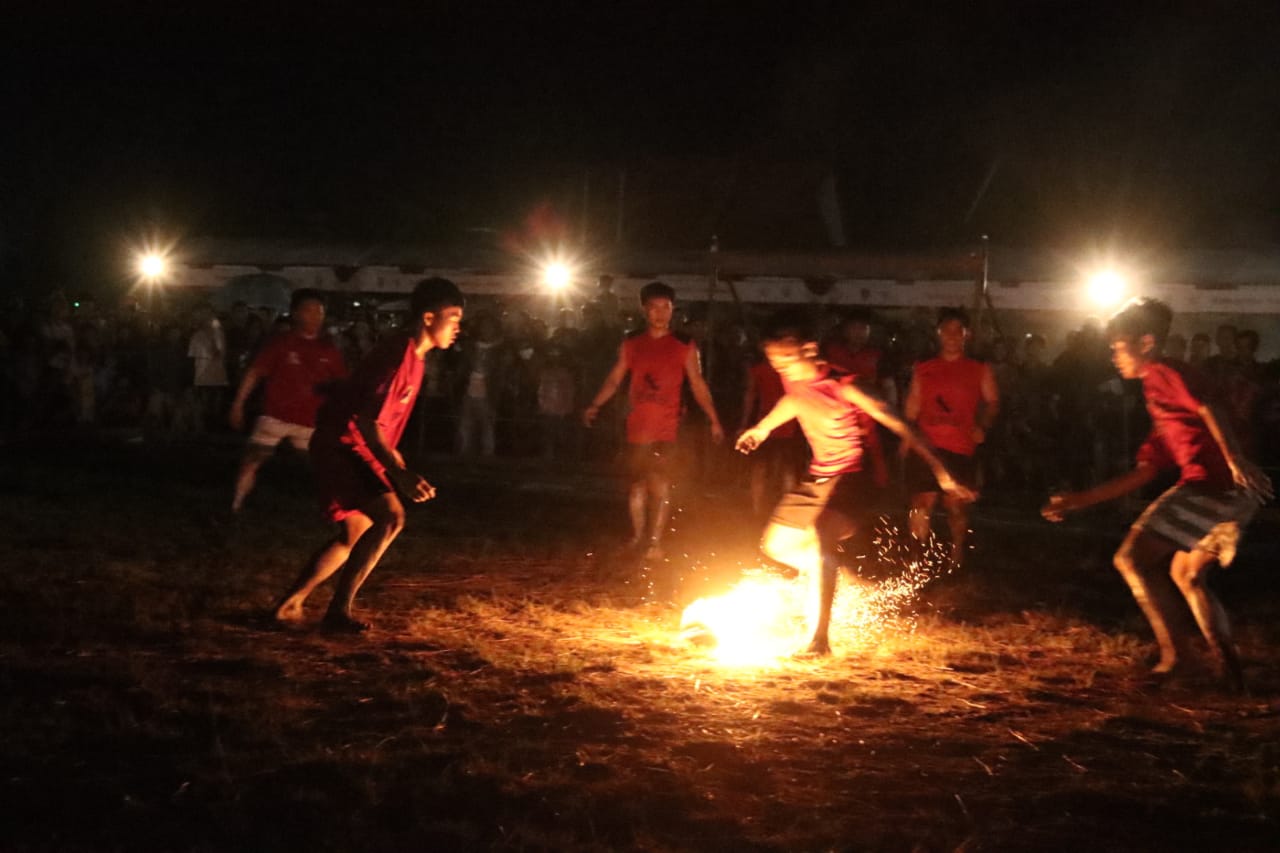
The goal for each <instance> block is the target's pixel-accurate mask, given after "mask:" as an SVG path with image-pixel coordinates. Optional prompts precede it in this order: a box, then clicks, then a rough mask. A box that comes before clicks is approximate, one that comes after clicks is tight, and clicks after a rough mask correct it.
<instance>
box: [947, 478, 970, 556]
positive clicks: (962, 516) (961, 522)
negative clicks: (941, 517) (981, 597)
mask: <svg viewBox="0 0 1280 853" xmlns="http://www.w3.org/2000/svg"><path fill="white" fill-rule="evenodd" d="M942 505H943V506H944V507H946V510H947V525H948V527H949V528H950V530H951V562H952V564H953V565H955V566H959V565H960V563H961V562H962V560H963V558H964V543H965V538H966V537H967V536H968V535H969V505H968V504H967V503H965V502H964V501H962V500H960V499H959V498H955V497H952V496H951V495H946V496H944V497H943V498H942Z"/></svg>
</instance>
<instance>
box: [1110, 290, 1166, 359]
mask: <svg viewBox="0 0 1280 853" xmlns="http://www.w3.org/2000/svg"><path fill="white" fill-rule="evenodd" d="M1172 323H1173V310H1172V309H1171V308H1169V306H1168V305H1165V304H1164V303H1163V302H1161V301H1160V300H1159V299H1150V298H1142V299H1133V300H1130V301H1129V303H1128V304H1127V305H1125V306H1124V307H1123V308H1121V309H1120V310H1119V311H1117V312H1116V313H1115V314H1114V315H1112V317H1111V319H1110V320H1108V321H1107V340H1111V341H1114V340H1116V339H1117V338H1128V339H1129V340H1132V341H1136V340H1138V339H1139V338H1141V337H1142V336H1143V335H1150V336H1151V337H1152V338H1154V339H1155V342H1156V347H1157V348H1159V347H1162V346H1164V342H1165V338H1167V337H1169V326H1170V325H1171V324H1172Z"/></svg>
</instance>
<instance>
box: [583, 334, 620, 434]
mask: <svg viewBox="0 0 1280 853" xmlns="http://www.w3.org/2000/svg"><path fill="white" fill-rule="evenodd" d="M630 367H631V365H629V364H628V363H627V350H626V347H625V346H620V347H618V360H617V361H615V362H614V363H613V368H612V369H611V370H610V371H609V375H608V376H606V377H605V378H604V382H602V383H600V390H599V391H597V392H596V395H595V397H593V398H592V399H591V405H590V406H587V408H586V409H585V410H583V412H582V422H583V423H584V424H586V425H587V426H591V425H592V424H593V423H595V420H596V415H598V414H600V407H601V406H603V405H604V404H605V403H607V402H609V400H610V399H612V397H613V395H614V394H615V393H617V391H618V386H619V385H621V384H622V380H623V378H624V377H625V376H626V375H627V370H628V369H630Z"/></svg>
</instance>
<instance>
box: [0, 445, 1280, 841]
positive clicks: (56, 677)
mask: <svg viewBox="0 0 1280 853" xmlns="http://www.w3.org/2000/svg"><path fill="white" fill-rule="evenodd" d="M179 461H181V464H178V462H179ZM90 463H92V464H90ZM231 465H232V461H231V459H229V458H219V457H217V456H216V455H215V456H213V457H212V458H205V459H202V460H198V461H196V460H192V459H190V458H188V457H185V456H184V457H182V459H181V460H178V459H176V458H175V459H168V460H165V459H161V460H156V459H154V458H152V459H150V461H148V462H146V463H143V462H142V461H141V456H140V455H138V454H132V455H130V453H128V452H125V451H115V452H113V453H107V454H105V455H104V454H103V453H102V452H101V451H95V455H94V457H93V458H92V459H87V458H84V457H81V458H69V459H63V460H61V461H58V462H49V461H43V462H40V463H38V464H37V463H34V462H22V463H20V464H19V463H15V467H14V468H13V469H12V470H13V471H15V472H16V473H15V474H14V479H13V482H12V483H11V485H13V486H14V490H13V491H14V493H15V494H16V495H17V499H16V500H11V501H6V502H5V504H4V505H3V508H2V509H0V515H2V516H3V520H4V524H5V526H6V529H7V530H9V531H10V532H11V535H10V536H9V537H8V538H7V541H5V542H4V543H0V565H2V566H4V568H3V570H0V600H4V601H5V602H6V605H7V606H6V610H7V616H6V619H5V620H4V623H3V624H2V625H0V656H2V657H0V659H2V660H3V664H4V665H3V669H2V674H0V688H2V690H3V696H4V699H3V702H0V709H2V710H0V713H2V714H3V716H2V717H0V725H3V729H4V731H5V733H6V734H5V738H4V740H3V746H2V747H0V759H2V760H3V764H4V767H5V768H6V769H5V772H4V774H3V776H4V780H3V784H4V796H3V805H2V806H0V809H2V810H3V812H5V813H6V814H5V815H4V825H5V826H6V827H7V829H6V834H7V841H6V842H5V846H6V847H8V848H9V849H64V850H65V849H95V850H112V849H119V850H151V849H155V850H161V849H164V850H218V849H233V848H234V849H255V850H263V849H298V848H300V847H303V846H304V845H305V846H307V847H310V848H312V849H323V850H352V849H364V850H376V849H386V850H403V849H512V850H567V849H576V850H616V849H650V850H685V849H733V850H757V849H758V850H784V849H785V850H818V849H849V850H868V849H870V850H902V849H926V850H935V849H936V850H951V849H966V850H983V849H1036V850H1059V849H1061V850H1068V849H1070V850H1078V849H1081V848H1082V847H1099V846H1101V847H1104V848H1106V849H1118V850H1151V849H1165V850H1168V849H1206V848H1227V849H1233V850H1264V849H1275V847H1276V845H1277V841H1278V840H1280V828H1278V827H1277V823H1276V821H1277V818H1278V817H1280V769H1278V768H1280V746H1278V744H1280V737H1277V734H1280V655H1278V654H1277V651H1276V649H1277V644H1276V642H1277V640H1278V639H1280V637H1277V632H1276V629H1275V628H1274V627H1273V626H1274V625H1276V624H1277V622H1276V621H1275V619H1274V616H1275V615H1276V608H1275V606H1274V593H1275V586H1274V579H1267V578H1265V577H1264V576H1263V574H1262V573H1263V572H1265V571H1266V570H1267V567H1266V566H1263V565H1260V564H1258V562H1257V561H1253V562H1250V561H1247V560H1246V561H1243V562H1242V564H1241V565H1240V566H1239V568H1238V570H1237V569H1233V570H1232V572H1233V573H1234V572H1237V571H1239V575H1233V576H1232V577H1230V578H1229V584H1228V588H1227V590H1226V592H1227V598H1228V603H1229V605H1230V606H1232V607H1233V608H1234V609H1235V610H1236V611H1237V612H1239V613H1240V614H1241V617H1242V618H1241V619H1240V623H1241V628H1242V631H1241V640H1242V647H1243V651H1244V653H1245V656H1246V658H1247V659H1248V662H1249V667H1248V675H1249V676H1250V680H1251V682H1252V685H1253V693H1252V695H1251V696H1248V697H1238V696H1232V695H1229V694H1226V693H1223V692H1220V691H1218V690H1217V689H1215V688H1214V687H1213V686H1212V685H1211V684H1210V683H1207V682H1198V681H1196V680H1194V679H1193V680H1191V681H1188V682H1181V683H1176V684H1172V685H1165V686H1162V687H1160V688H1158V689H1157V688H1152V687H1150V686H1147V685H1145V684H1144V682H1143V680H1142V678H1141V672H1142V662H1143V658H1144V656H1145V655H1146V654H1148V653H1149V652H1150V648H1149V645H1148V644H1147V636H1146V633H1145V631H1144V630H1143V627H1142V625H1141V622H1140V620H1139V618H1138V616H1137V613H1136V608H1134V606H1133V605H1132V602H1131V601H1129V600H1128V597H1127V593H1126V591H1125V590H1124V588H1123V585H1122V584H1121V583H1120V581H1119V580H1118V578H1116V577H1114V576H1113V573H1112V572H1111V570H1110V569H1109V568H1108V567H1107V565H1106V561H1105V554H1106V551H1107V548H1108V547H1110V543H1109V542H1108V541H1107V538H1106V536H1105V535H1102V536H1099V535H1098V534H1096V533H1089V534H1080V533H1070V532H1065V533H1064V532H1060V531H1054V530H1053V529H1051V528H1049V527H1047V526H1046V527H1044V528H1040V529H1038V528H1035V527H1033V526H1028V527H1026V528H1016V529H1015V528H1008V527H1002V528H1000V529H992V530H987V531H983V530H981V529H980V530H979V536H978V548H977V550H976V551H975V553H974V557H973V558H972V559H971V561H970V564H969V566H968V567H967V568H966V569H965V570H964V571H963V572H961V573H960V574H957V575H952V576H950V577H946V578H943V579H941V580H939V581H936V582H934V583H933V584H931V585H930V586H928V587H926V588H925V589H924V591H923V594H922V595H921V596H920V598H919V599H918V600H917V601H916V602H915V603H914V605H913V607H912V609H911V611H910V612H908V613H904V614H902V618H901V619H900V620H899V621H897V622H894V623H891V624H888V625H886V626H885V629H884V630H883V631H881V632H879V633H877V634H875V635H873V636H868V637H861V636H860V637H858V638H856V641H854V639H851V638H850V637H848V636H844V637H842V636H840V635H837V636H836V637H835V638H834V639H835V641H836V643H837V646H838V648H837V654H836V655H835V656H834V657H833V658H831V659H828V660H822V661H816V662H815V661H798V660H785V661H779V662H778V663H777V664H776V665H772V666H767V667H754V668H747V669H732V668H725V667H722V666H720V665H718V664H717V663H716V662H715V661H714V659H713V658H712V656H711V654H710V652H709V650H707V649H705V648H699V647H696V646H691V645H689V644H688V643H686V642H685V641H684V640H683V639H682V637H681V635H680V632H679V611H680V608H679V606H678V605H679V604H681V603H684V602H685V601H687V600H690V599H691V598H692V597H694V596H696V595H700V594H705V593H707V592H712V591H716V590H718V589H721V588H723V587H724V586H725V585H726V584H727V583H728V582H729V581H730V580H731V578H732V576H733V574H734V572H735V571H737V569H739V568H740V567H741V566H743V565H746V564H754V558H753V556H752V543H753V541H754V538H755V535H756V531H755V530H754V529H753V525H750V524H749V523H745V522H742V521H741V520H740V519H741V517H742V515H743V513H742V512H741V511H740V508H737V507H735V506H734V505H733V504H732V499H722V500H721V501H720V502H719V503H718V504H709V503H706V502H698V503H697V504H696V505H694V504H693V503H692V502H691V505H690V506H689V507H687V510H688V511H687V512H686V513H684V514H683V516H682V517H683V518H684V519H685V520H684V521H683V522H682V524H683V525H684V527H685V529H683V530H681V531H678V532H677V536H676V538H675V539H673V541H672V546H673V547H672V550H673V551H674V552H676V553H675V556H673V558H672V560H671V562H669V563H666V564H663V565H662V566H660V567H657V568H651V569H650V570H648V571H645V570H642V569H641V567H639V566H637V565H635V564H632V563H629V562H627V561H626V560H622V559H613V558H607V557H605V556H604V555H605V554H606V553H607V549H605V548H602V547H601V545H602V543H607V542H608V541H609V540H610V538H611V537H612V536H613V535H614V534H616V533H617V526H618V525H619V524H620V523H621V522H622V520H623V519H622V518H621V517H620V513H621V509H620V507H618V506H616V505H613V504H607V505H603V506H602V505H600V503H599V502H598V501H592V502H583V501H581V500H578V499H575V498H574V496H573V495H571V494H565V493H563V492H553V491H548V492H546V493H543V494H540V495H537V496H536V499H531V497H530V494H529V492H528V491H527V489H518V488H503V487H498V486H490V487H486V488H478V487H475V486H468V485H465V484H462V483H460V484H459V485H458V486H457V488H456V489H455V490H454V491H453V492H452V495H453V496H454V497H451V498H450V499H448V500H441V501H440V502H439V504H438V505H437V506H435V507H428V508H424V509H423V510H422V511H416V512H415V514H414V517H413V518H411V520H410V526H409V529H408V530H407V531H406V535H405V536H404V537H403V538H402V539H401V541H399V542H397V543H396V544H395V545H394V546H393V549H392V551H391V553H390V554H389V556H388V558H387V560H386V563H385V565H384V566H383V567H382V568H381V569H379V571H378V572H377V573H375V575H374V576H373V578H372V580H371V582H370V584H369V586H368V587H367V592H366V594H365V595H364V596H363V599H362V603H363V605H364V607H365V612H366V613H367V614H368V615H370V616H372V617H374V618H375V619H376V623H377V625H376V628H375V630H374V631H373V632H371V633H370V634H369V635H368V636H364V637H359V638H356V639H345V638H344V639H340V640H339V639H334V638H331V637H329V636H326V635H324V634H321V633H319V632H317V631H314V630H310V629H303V630H297V631H280V630H274V629H272V628H270V627H268V626H267V625H265V624H264V623H263V622H262V621H261V619H260V613H261V611H262V609H263V608H265V606H266V605H267V604H268V603H269V601H270V600H271V598H272V597H273V596H274V595H275V594H276V593H277V592H278V591H279V590H280V589H282V588H283V586H284V585H285V584H286V583H287V582H288V580H289V579H290V578H291V577H292V575H293V574H294V572H295V571H296V570H297V568H298V566H299V564H300V563H301V561H302V560H303V559H305V557H306V555H307V553H308V552H309V551H310V550H311V549H312V548H314V546H315V545H316V544H317V543H318V542H319V541H320V539H321V538H322V537H323V535H324V529H323V528H322V527H321V526H320V525H319V523H318V522H317V521H315V518H314V515H313V513H312V508H311V505H310V503H309V500H308V498H307V496H306V493H305V490H304V489H293V488H290V487H287V484H286V485H285V486H281V484H280V483H279V482H278V481H277V482H275V483H273V481H272V479H271V477H267V478H266V482H265V483H264V486H263V489H262V491H261V493H260V494H258V495H255V499H256V500H255V503H254V504H252V505H251V508H250V510H249V512H248V514H247V516H246V517H245V518H244V519H242V520H240V521H239V522H237V523H234V524H232V523H230V522H228V521H227V520H226V519H225V518H224V517H223V516H222V515H221V513H220V511H219V510H218V504H219V503H220V502H221V499H222V498H223V497H225V496H224V495H222V494H221V492H220V491H218V490H217V489H216V488H215V487H211V486H210V485H209V483H219V484H221V483H226V482H229V472H230V470H231ZM279 474H280V472H277V478H278V477H279ZM440 485H441V486H442V489H441V492H442V496H443V495H448V494H450V493H449V492H448V491H446V488H445V486H446V485H447V483H441V484H440ZM692 519H698V523H696V524H695V523H694V522H693V521H692ZM1113 541H1114V540H1111V542H1113ZM712 553H715V554H716V556H715V557H714V558H713V557H711V556H710V555H711V554H712ZM672 599H674V600H675V601H674V603H673V601H672ZM323 603H324V598H320V599H319V600H317V601H316V602H314V604H313V605H312V612H313V614H314V615H317V616H318V613H319V609H320V608H321V607H322V605H323Z"/></svg>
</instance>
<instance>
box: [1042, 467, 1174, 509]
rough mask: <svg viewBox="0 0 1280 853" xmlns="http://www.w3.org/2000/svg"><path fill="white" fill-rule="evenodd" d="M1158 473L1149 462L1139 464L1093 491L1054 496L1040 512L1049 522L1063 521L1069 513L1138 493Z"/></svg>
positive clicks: (1097, 486) (1095, 487) (1094, 488)
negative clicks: (1131, 493)
mask: <svg viewBox="0 0 1280 853" xmlns="http://www.w3.org/2000/svg"><path fill="white" fill-rule="evenodd" d="M1157 473H1158V469H1157V468H1156V466H1154V465H1152V464H1150V463H1149V462H1139V463H1138V465H1137V467H1135V468H1134V469H1133V470H1132V471H1129V472H1127V473H1124V474H1121V475H1120V476H1118V477H1113V478H1112V479H1110V480H1107V481H1106V482H1105V483H1100V484H1098V485H1096V486H1094V487H1093V488H1092V489H1086V490H1085V491H1083V492H1065V493H1063V494H1060V495H1053V496H1052V497H1050V498H1049V502H1048V503H1047V504H1045V505H1044V508H1043V509H1041V510H1040V514H1041V515H1043V516H1044V517H1045V518H1046V519H1048V520H1049V521H1062V519H1063V517H1064V516H1065V515H1066V514H1067V513H1069V512H1076V511H1077V510H1082V509H1085V508H1086V507H1091V506H1094V505H1095V504H1100V503H1106V502H1107V501H1113V500H1115V499H1116V498H1119V497H1123V496H1124V495H1127V494H1129V493H1130V492H1136V491H1137V490H1138V489H1140V488H1142V487H1143V486H1145V485H1146V484H1147V483H1150V482H1151V481H1152V480H1154V479H1155V476H1156V474H1157Z"/></svg>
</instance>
